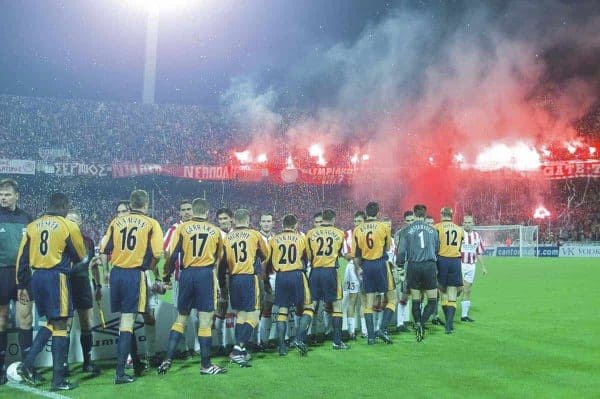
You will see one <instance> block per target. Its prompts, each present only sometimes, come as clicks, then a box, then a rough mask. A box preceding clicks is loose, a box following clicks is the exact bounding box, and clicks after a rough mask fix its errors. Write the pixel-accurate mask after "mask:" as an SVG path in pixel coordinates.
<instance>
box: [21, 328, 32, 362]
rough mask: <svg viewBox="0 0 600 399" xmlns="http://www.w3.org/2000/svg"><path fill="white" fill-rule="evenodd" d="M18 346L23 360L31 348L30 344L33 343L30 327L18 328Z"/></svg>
mask: <svg viewBox="0 0 600 399" xmlns="http://www.w3.org/2000/svg"><path fill="white" fill-rule="evenodd" d="M18 339H19V347H21V360H25V357H26V356H27V354H28V353H29V351H30V350H31V344H32V343H33V330H32V329H31V328H29V329H27V330H24V329H22V328H19V338H18Z"/></svg>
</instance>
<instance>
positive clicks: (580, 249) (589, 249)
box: [559, 244, 600, 258]
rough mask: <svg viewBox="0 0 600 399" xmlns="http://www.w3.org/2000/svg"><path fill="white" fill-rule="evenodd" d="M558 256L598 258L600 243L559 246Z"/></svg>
mask: <svg viewBox="0 0 600 399" xmlns="http://www.w3.org/2000/svg"><path fill="white" fill-rule="evenodd" d="M559 256H560V257H567V258H569V257H570V258H575V257H579V258H600V245H570V244H565V245H563V246H561V247H560V254H559Z"/></svg>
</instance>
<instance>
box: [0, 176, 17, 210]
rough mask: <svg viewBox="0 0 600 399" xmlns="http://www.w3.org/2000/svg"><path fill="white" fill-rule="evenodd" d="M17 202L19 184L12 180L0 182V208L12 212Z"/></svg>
mask: <svg viewBox="0 0 600 399" xmlns="http://www.w3.org/2000/svg"><path fill="white" fill-rule="evenodd" d="M18 200H19V184H18V183H17V181H16V180H13V179H2V180H0V206H2V208H6V209H9V210H11V211H14V210H15V209H16V208H17V201H18Z"/></svg>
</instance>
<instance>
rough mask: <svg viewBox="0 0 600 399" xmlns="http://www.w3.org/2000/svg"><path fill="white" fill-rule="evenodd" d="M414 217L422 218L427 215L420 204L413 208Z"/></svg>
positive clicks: (425, 209) (423, 206)
mask: <svg viewBox="0 0 600 399" xmlns="http://www.w3.org/2000/svg"><path fill="white" fill-rule="evenodd" d="M413 212H414V214H415V217H418V218H424V217H425V215H427V207H426V206H425V205H422V204H417V205H415V206H414V207H413Z"/></svg>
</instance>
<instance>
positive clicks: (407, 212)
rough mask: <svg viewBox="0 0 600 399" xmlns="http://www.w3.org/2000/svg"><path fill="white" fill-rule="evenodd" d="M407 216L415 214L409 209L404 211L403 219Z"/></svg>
mask: <svg viewBox="0 0 600 399" xmlns="http://www.w3.org/2000/svg"><path fill="white" fill-rule="evenodd" d="M409 216H415V213H414V212H413V211H410V210H408V211H406V212H404V219H406V218H407V217H409Z"/></svg>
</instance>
